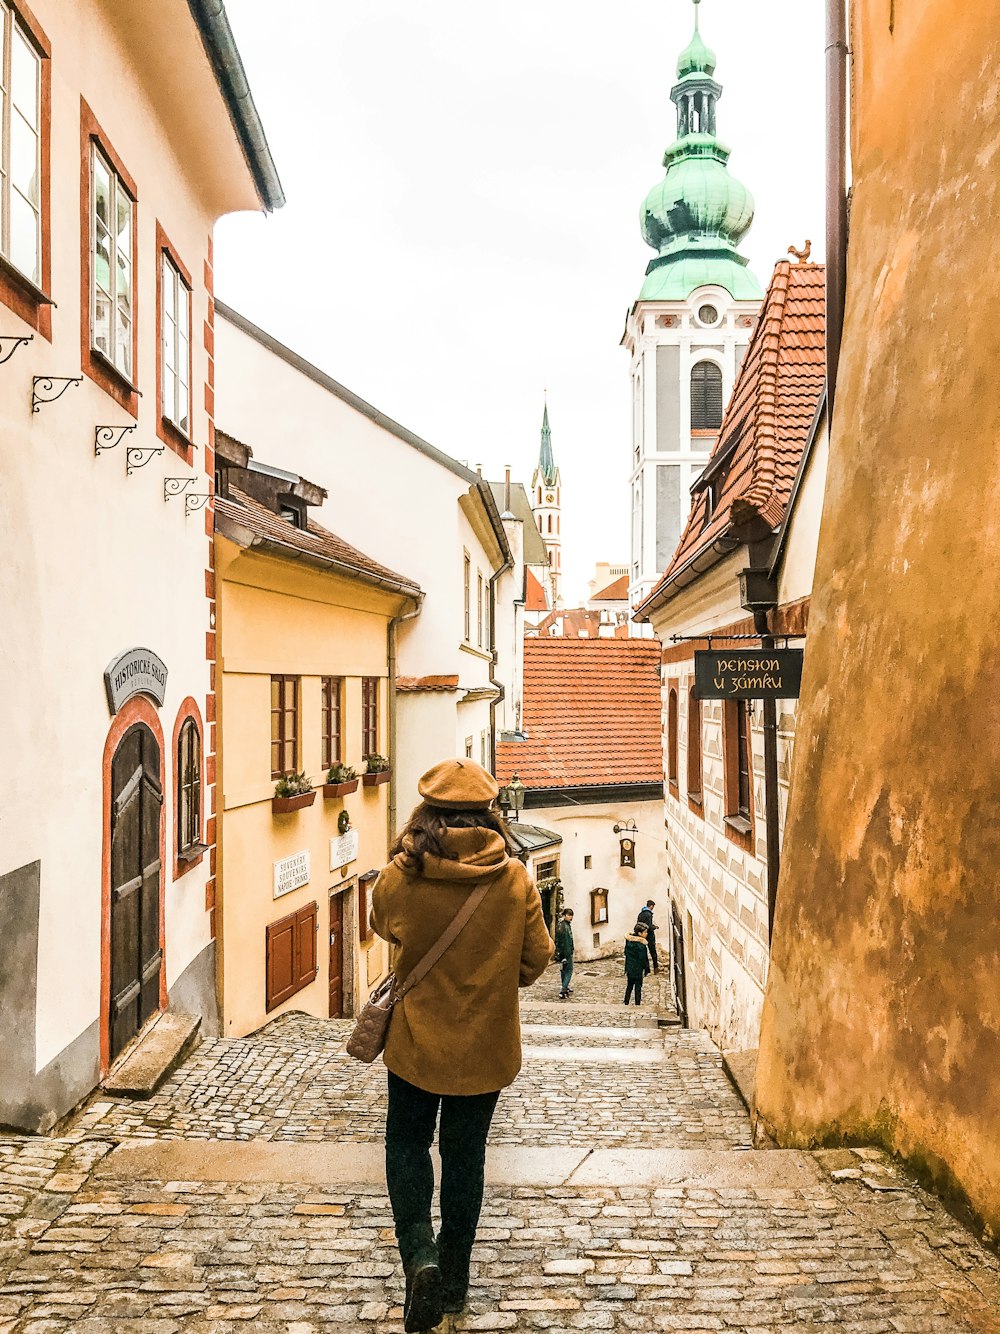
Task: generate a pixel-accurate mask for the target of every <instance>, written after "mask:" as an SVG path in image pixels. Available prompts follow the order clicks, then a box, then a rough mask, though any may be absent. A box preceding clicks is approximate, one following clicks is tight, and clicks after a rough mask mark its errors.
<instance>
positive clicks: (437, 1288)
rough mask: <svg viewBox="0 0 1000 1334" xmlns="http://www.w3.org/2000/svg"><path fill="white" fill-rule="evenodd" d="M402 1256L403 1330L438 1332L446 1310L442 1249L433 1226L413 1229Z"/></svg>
mask: <svg viewBox="0 0 1000 1334" xmlns="http://www.w3.org/2000/svg"><path fill="white" fill-rule="evenodd" d="M399 1253H400V1255H401V1257H402V1259H403V1270H404V1272H405V1274H406V1297H405V1300H404V1302H403V1328H404V1329H405V1330H406V1334H417V1331H420V1330H428V1329H436V1328H437V1326H438V1325H440V1323H441V1321H442V1320H443V1319H444V1308H443V1306H442V1299H441V1269H440V1266H439V1263H438V1250H437V1245H436V1244H435V1241H434V1229H433V1228H432V1227H431V1225H430V1223H426V1224H420V1225H419V1227H416V1228H411V1229H409V1231H408V1233H407V1234H406V1235H404V1236H402V1237H400V1238H399Z"/></svg>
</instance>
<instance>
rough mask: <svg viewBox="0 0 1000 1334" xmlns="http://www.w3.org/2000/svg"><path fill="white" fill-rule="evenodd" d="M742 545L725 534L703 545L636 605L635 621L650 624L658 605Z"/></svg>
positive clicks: (675, 594)
mask: <svg viewBox="0 0 1000 1334" xmlns="http://www.w3.org/2000/svg"><path fill="white" fill-rule="evenodd" d="M741 546H743V543H742V542H741V541H740V540H739V538H736V537H726V536H725V534H723V535H722V536H720V537H717V538H716V539H715V541H714V542H712V543H711V544H710V545H709V546H707V547H702V549H701V551H696V552H695V554H694V555H693V556H691V557H690V559H689V560H687V561H685V563H684V564H683V565H682V566H681V568H680V569H679V570H678V571H677V573H676V574H675V575H673V577H672V578H671V580H670V582H669V583H668V584H664V586H663V587H662V588H661V589H660V590H659V591H658V592H656V593H654V594H651V596H650V597H648V598H647V599H646V601H645V602H641V603H640V604H639V606H638V607H636V609H635V612H634V614H633V616H632V619H633V621H638V622H640V623H642V624H645V625H648V624H649V613H650V612H651V611H653V610H654V609H655V608H656V607H662V605H663V604H664V603H665V602H669V601H670V600H671V598H674V597H676V596H677V594H678V593H680V592H681V590H682V589H685V588H687V587H688V585H689V584H693V583H694V581H695V580H696V579H698V578H700V577H701V575H703V574H705V573H707V571H708V570H710V569H712V567H713V566H714V565H718V563H719V561H721V560H724V559H725V558H726V556H731V555H732V553H733V552H734V551H737V550H738V549H739V548H740V547H741Z"/></svg>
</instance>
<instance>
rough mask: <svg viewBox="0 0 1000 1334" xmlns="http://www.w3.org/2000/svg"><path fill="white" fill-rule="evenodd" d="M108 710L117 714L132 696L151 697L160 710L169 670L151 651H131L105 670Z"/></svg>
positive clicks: (113, 661) (147, 649)
mask: <svg viewBox="0 0 1000 1334" xmlns="http://www.w3.org/2000/svg"><path fill="white" fill-rule="evenodd" d="M104 688H105V690H106V691H107V694H108V708H109V709H110V710H111V712H112V713H113V714H115V713H117V712H118V711H119V709H120V708H121V707H122V705H123V704H125V703H127V702H128V700H130V699H131V698H132V696H133V695H148V696H149V697H150V699H152V700H155V702H156V704H157V705H158V706H160V707H162V705H163V699H164V696H165V695H166V693H167V667H166V663H164V661H163V659H162V658H160V657H157V655H156V654H155V653H154V652H153V650H152V649H149V648H130V649H127V650H126V652H124V653H120V654H119V655H118V657H117V658H112V659H111V661H110V662H109V663H108V665H107V667H105V669H104Z"/></svg>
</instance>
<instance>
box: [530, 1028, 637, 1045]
mask: <svg viewBox="0 0 1000 1334" xmlns="http://www.w3.org/2000/svg"><path fill="white" fill-rule="evenodd" d="M521 1036H522V1037H524V1038H530V1039H531V1040H532V1042H533V1043H534V1044H536V1045H537V1044H538V1043H540V1042H566V1041H573V1042H576V1041H580V1042H585V1043H593V1044H594V1045H595V1046H601V1047H606V1046H607V1045H608V1044H609V1043H613V1042H632V1043H636V1042H662V1041H663V1035H662V1033H661V1031H660V1029H659V1028H652V1027H644V1028H596V1027H588V1026H585V1025H582V1024H581V1025H578V1026H577V1025H572V1024H534V1023H528V1024H522V1025H521Z"/></svg>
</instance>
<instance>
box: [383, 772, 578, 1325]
mask: <svg viewBox="0 0 1000 1334" xmlns="http://www.w3.org/2000/svg"><path fill="white" fill-rule="evenodd" d="M418 791H419V793H420V795H421V797H423V802H422V803H421V804H420V805H419V806H418V807H417V808H416V810H414V812H413V814H412V815H411V816H410V819H409V821H408V823H407V825H406V827H405V829H404V830H403V832H402V833H401V834H400V836H399V838H398V839H397V841H396V843H395V845H394V846H393V848H392V861H391V862H390V863H389V865H388V866H387V867H386V868H385V870H384V871H383V872H382V874H381V875H380V876H379V878H378V881H377V883H376V885H375V889H374V891H373V894H372V913H371V920H372V926H373V927H374V928H375V930H376V931H377V932H378V934H379V935H380V936H382V937H383V938H384V939H385V940H387V941H389V943H390V945H391V946H392V953H393V966H394V969H395V973H396V977H397V979H398V981H399V983H400V984H401V985H402V984H403V983H405V981H406V979H407V976H408V974H409V973H410V972H411V971H414V970H415V969H416V968H417V965H418V964H419V963H420V961H421V960H422V959H423V958H424V957H425V956H426V955H428V954H429V953H431V952H432V951H433V949H434V947H435V946H436V945H437V944H438V942H439V941H440V940H441V939H442V937H443V936H444V935H445V933H446V932H447V931H448V928H449V927H450V926H451V924H452V923H453V922H454V921H455V919H456V918H457V917H458V915H459V914H460V913H462V911H463V909H466V911H467V912H468V907H469V906H471V901H472V900H473V899H476V900H477V901H476V904H475V907H474V908H473V910H472V912H471V915H469V916H468V917H467V920H466V922H465V925H464V926H462V928H461V931H460V933H459V934H458V936H457V937H456V938H455V940H454V941H453V943H451V944H450V945H449V946H448V948H447V949H446V950H445V952H444V953H443V954H442V955H441V956H440V958H438V960H437V962H436V963H434V964H433V966H432V967H431V968H430V970H429V971H428V972H427V973H426V975H424V976H423V977H422V978H421V980H420V981H419V982H416V983H415V984H414V986H413V988H412V990H410V991H408V992H407V993H406V995H405V996H404V997H403V999H402V1000H400V1001H399V1002H398V1003H397V1005H396V1007H395V1009H394V1011H393V1016H392V1022H391V1023H390V1025H389V1034H388V1038H387V1040H386V1045H385V1052H384V1055H383V1059H384V1061H385V1064H386V1066H387V1067H388V1071H389V1075H388V1082H389V1106H388V1113H387V1117H386V1140H385V1158H386V1182H387V1185H388V1189H389V1200H390V1202H391V1205H392V1214H393V1219H394V1221H395V1225H396V1241H397V1244H398V1246H399V1254H400V1258H401V1259H402V1261H403V1270H404V1273H405V1275H406V1298H405V1304H404V1312H403V1317H404V1327H405V1329H406V1330H408V1331H415V1330H427V1329H433V1328H434V1327H435V1326H436V1325H438V1324H439V1323H440V1322H441V1320H442V1319H443V1316H444V1313H445V1312H446V1311H453V1312H457V1311H462V1310H463V1309H464V1307H465V1300H466V1295H467V1292H468V1286H469V1262H470V1258H471V1255H472V1247H473V1245H474V1243H475V1238H476V1227H477V1226H478V1223H479V1215H480V1211H481V1209H482V1202H483V1182H484V1170H485V1162H486V1137H487V1134H488V1133H489V1128H490V1122H491V1120H492V1118H493V1112H494V1110H495V1108H496V1104H497V1099H498V1098H499V1096H500V1090H501V1089H503V1088H506V1086H507V1085H508V1084H511V1083H513V1081H514V1079H515V1077H516V1075H517V1073H518V1071H519V1070H520V1068H521V1033H520V1023H519V1016H518V988H519V987H525V986H530V984H531V983H532V982H534V981H535V980H536V979H537V978H539V977H540V976H541V975H542V973H543V972H544V971H545V967H546V965H547V964H548V962H549V958H550V957H551V954H552V942H551V940H550V938H549V934H548V931H547V930H546V928H545V922H544V919H543V917H542V905H541V900H540V899H539V896H538V891H537V889H536V888H535V886H534V883H533V882H532V880H531V877H530V876H529V874H528V872H527V870H526V869H525V867H524V866H522V865H521V863H520V862H519V861H517V860H516V859H513V858H512V857H511V855H510V854H511V852H512V851H513V850H514V845H513V843H512V841H511V839H510V835H509V834H508V833H507V830H506V827H505V825H504V824H503V821H502V820H501V819H500V817H499V816H498V815H497V814H496V813H495V812H494V811H493V810H492V809H491V807H492V803H493V802H494V801H495V800H496V797H497V793H498V788H497V784H496V781H495V779H494V778H493V777H492V776H491V775H490V774H488V773H487V772H486V770H485V769H483V768H481V767H480V766H479V765H478V764H475V763H474V762H473V761H472V760H444V761H442V763H440V764H437V765H435V766H434V768H433V769H430V770H429V771H428V772H427V773H426V774H424V776H423V778H422V779H421V780H420V782H419V784H418ZM439 1111H440V1117H441V1124H440V1133H439V1149H440V1154H441V1231H440V1233H439V1235H438V1236H437V1238H436V1239H435V1236H434V1229H433V1225H432V1222H431V1201H432V1197H433V1193H434V1171H433V1167H432V1165H431V1155H430V1148H431V1144H432V1142H433V1140H434V1130H435V1124H436V1122H437V1118H438V1113H439Z"/></svg>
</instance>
